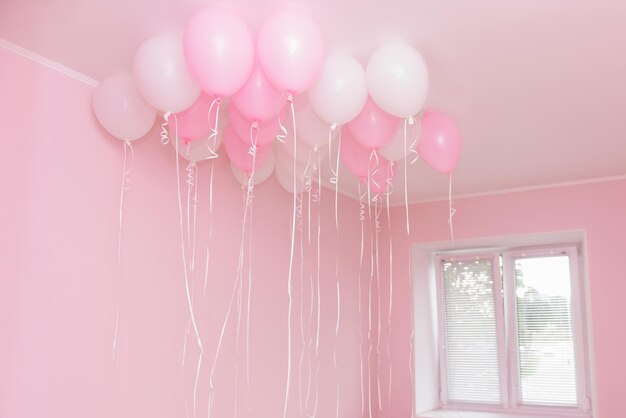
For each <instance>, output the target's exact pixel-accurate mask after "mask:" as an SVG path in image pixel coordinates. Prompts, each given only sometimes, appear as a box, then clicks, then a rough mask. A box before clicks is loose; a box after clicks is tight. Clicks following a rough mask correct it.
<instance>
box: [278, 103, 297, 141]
mask: <svg viewBox="0 0 626 418" xmlns="http://www.w3.org/2000/svg"><path fill="white" fill-rule="evenodd" d="M285 96H286V97H287V99H289V97H291V95H290V94H288V93H282V94H281V95H280V99H279V100H278V127H279V128H280V133H278V134H276V140H277V141H279V142H280V143H283V144H284V143H285V141H286V140H287V136H288V135H289V133H288V132H287V128H286V127H285V125H284V124H283V118H282V115H281V110H282V103H283V100H284V99H285ZM294 142H295V138H294Z"/></svg>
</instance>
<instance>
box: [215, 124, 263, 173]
mask: <svg viewBox="0 0 626 418" xmlns="http://www.w3.org/2000/svg"><path fill="white" fill-rule="evenodd" d="M224 149H225V150H226V155H228V158H230V162H231V163H233V164H234V165H235V167H237V168H238V169H240V170H241V171H243V172H246V173H250V172H251V171H252V155H250V153H249V152H248V151H249V150H250V148H249V147H248V145H246V144H245V143H244V142H243V141H242V140H241V138H239V137H238V136H237V134H236V133H235V130H234V129H233V128H232V126H230V125H228V127H227V128H226V131H224ZM270 151H271V148H270V147H259V148H257V151H256V164H255V167H256V168H259V167H260V166H261V165H263V163H264V162H265V160H266V159H267V157H268V155H269V153H270Z"/></svg>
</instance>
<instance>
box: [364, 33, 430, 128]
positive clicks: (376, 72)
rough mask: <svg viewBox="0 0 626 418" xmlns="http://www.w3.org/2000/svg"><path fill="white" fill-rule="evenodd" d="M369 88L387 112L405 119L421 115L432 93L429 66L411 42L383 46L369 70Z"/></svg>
mask: <svg viewBox="0 0 626 418" xmlns="http://www.w3.org/2000/svg"><path fill="white" fill-rule="evenodd" d="M365 77H366V80H367V88H368V90H369V93H370V96H372V99H374V102H376V104H377V105H378V106H379V107H380V108H381V109H383V110H384V111H385V112H387V113H390V114H392V115H395V116H398V117H401V118H405V117H408V116H413V115H415V114H417V113H418V112H419V111H420V110H421V109H422V107H423V106H424V102H425V101H426V96H427V95H428V69H427V68H426V63H425V62H424V58H422V56H421V55H420V53H419V52H418V51H417V50H416V49H415V48H413V47H412V46H410V45H407V44H405V43H391V44H388V45H385V46H383V47H381V48H379V49H378V50H377V51H376V52H374V54H372V56H371V57H370V59H369V62H368V63H367V69H366V70H365Z"/></svg>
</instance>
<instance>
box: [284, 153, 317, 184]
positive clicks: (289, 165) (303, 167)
mask: <svg viewBox="0 0 626 418" xmlns="http://www.w3.org/2000/svg"><path fill="white" fill-rule="evenodd" d="M276 164H279V165H282V166H283V168H284V169H285V170H287V171H288V172H289V173H294V171H293V155H292V154H289V153H288V152H287V150H286V149H285V148H280V147H279V148H277V149H276ZM307 170H308V172H309V173H311V172H312V171H313V167H312V166H310V165H309V166H308V167H307V162H301V161H296V171H295V173H296V174H297V175H298V177H302V178H304V175H305V174H306V172H307Z"/></svg>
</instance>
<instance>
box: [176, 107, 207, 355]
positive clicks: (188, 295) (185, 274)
mask: <svg viewBox="0 0 626 418" xmlns="http://www.w3.org/2000/svg"><path fill="white" fill-rule="evenodd" d="M174 122H175V127H176V185H177V189H178V213H179V222H178V226H179V230H180V244H181V255H182V259H183V270H184V276H185V293H186V295H187V306H188V308H189V314H190V316H191V323H192V325H193V330H194V332H195V335H196V342H197V344H198V347H199V348H200V351H201V352H202V354H203V355H204V346H203V345H202V340H201V338H200V332H199V331H198V326H197V324H196V317H195V315H194V311H193V305H192V302H191V295H190V293H189V277H188V276H189V275H188V271H187V257H186V255H185V233H184V231H183V204H182V199H181V191H180V163H179V156H178V146H179V141H178V120H177V119H176V115H174Z"/></svg>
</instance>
